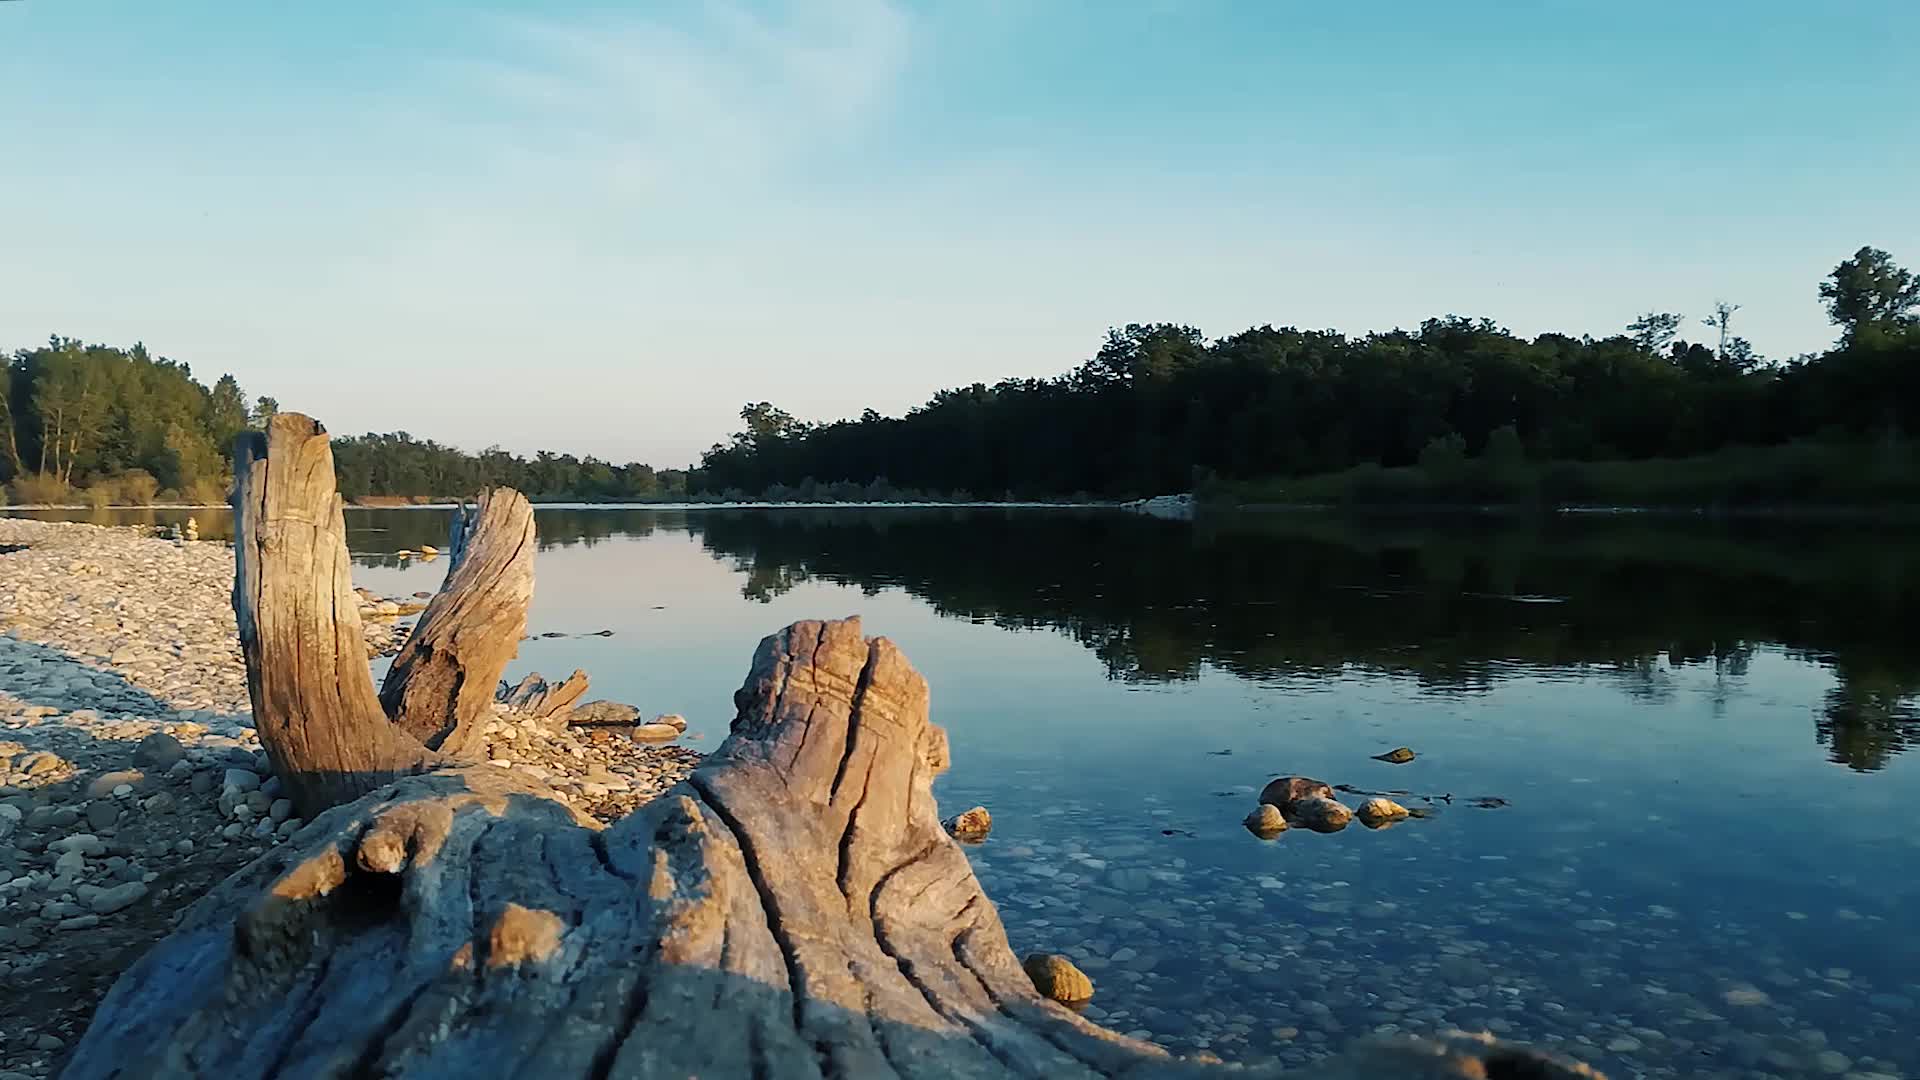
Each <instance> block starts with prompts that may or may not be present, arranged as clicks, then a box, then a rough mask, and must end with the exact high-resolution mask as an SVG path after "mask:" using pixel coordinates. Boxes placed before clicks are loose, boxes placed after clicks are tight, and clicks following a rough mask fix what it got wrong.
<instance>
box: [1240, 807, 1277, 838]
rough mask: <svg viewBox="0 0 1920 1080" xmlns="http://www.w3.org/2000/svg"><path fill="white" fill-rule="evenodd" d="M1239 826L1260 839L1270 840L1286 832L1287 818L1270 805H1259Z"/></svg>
mask: <svg viewBox="0 0 1920 1080" xmlns="http://www.w3.org/2000/svg"><path fill="white" fill-rule="evenodd" d="M1241 824H1242V825H1245V826H1246V827H1247V831H1248V832H1250V833H1252V834H1253V835H1255V836H1257V837H1259V838H1260V839H1262V840H1271V839H1273V838H1274V837H1276V836H1279V835H1280V834H1281V833H1283V832H1286V831H1287V816H1286V815H1285V814H1282V813H1281V812H1280V808H1279V807H1277V806H1275V805H1273V804H1272V803H1261V804H1260V806H1259V807H1258V808H1257V809H1255V810H1254V812H1253V813H1251V814H1248V815H1247V817H1246V820H1244V821H1242V822H1241Z"/></svg>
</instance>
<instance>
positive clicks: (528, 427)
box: [0, 0, 1920, 464]
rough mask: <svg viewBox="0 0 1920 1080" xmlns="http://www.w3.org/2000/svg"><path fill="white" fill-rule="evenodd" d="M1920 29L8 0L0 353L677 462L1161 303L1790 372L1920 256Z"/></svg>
mask: <svg viewBox="0 0 1920 1080" xmlns="http://www.w3.org/2000/svg"><path fill="white" fill-rule="evenodd" d="M1916 57H1920V4H1915V3H1913V2H1911V0H1832V2H1828V3H1806V2H1804V0H1794V2H1781V0H1750V2H1742V3H1734V2H1725V3H1719V2H1713V3H1709V2H1685V3H1673V2H1671V0H1669V2H1665V3H1642V2H1638V0H1608V2H1586V0H1579V2H1575V0H1531V2H1529V0H1505V2H1499V3H1495V2H1485V0H1455V2H1450V3H1432V2H1430V0H1420V2H1385V0H1382V2H1377V3H1371V4H1339V5H1336V4H1329V3H1324V2H1321V3H1296V2H1289V0H1268V2H1252V0H1247V2H1231V3H1230V2H1224V0H1217V2H1209V0H1189V2H1184V3H1173V2H1155V3H1148V2H1138V3H1126V2H1122V0H1107V2H1084V3H1081V2H1065V0H1061V2H1049V0H1023V2H1015V0H977V2H971V3H958V2H956V3H941V4H934V3H908V2H888V0H807V2H800V0H793V2H784V3H781V2H776V3H751V4H733V5H717V4H716V5H693V4H685V5H682V4H667V3H661V4H637V3H632V4H614V3H607V2H598V3H591V2H557V0H556V2H548V3H537V4H536V3H532V2H528V3H523V4H494V5H484V4H474V3H466V2H459V3H456V2H440V0H412V2H408V3H393V2H391V0H379V2H375V0H335V2H332V3H326V4H298V5H296V4H284V5H283V4H236V3H232V2H230V0H164V2H158V0H14V2H9V3H0V345H4V346H7V347H11V346H16V345H26V344H32V343H36V342H38V341H40V340H43V339H44V338H45V337H46V336H47V335H48V334H50V333H60V334H66V335H71V336H77V337H82V338H85V339H88V340H93V341H105V342H110V343H130V342H132V341H134V340H144V341H145V342H147V344H148V346H149V347H150V348H153V349H154V350H156V351H158V352H161V353H163V354H166V355H170V356H173V357H175V358H177V359H182V360H186V361H189V362H191V363H192V364H193V365H194V369H195V371H196V372H198V373H201V374H202V375H204V376H207V377H209V378H210V377H212V376H214V375H217V374H219V373H220V372H222V371H232V372H233V373H234V374H235V375H237V376H238V377H239V378H240V379H241V382H242V384H243V385H244V386H245V387H246V388H247V389H248V390H249V392H253V393H260V392H266V393H272V394H274V395H275V396H277V397H278V398H279V400H280V401H281V403H282V404H283V405H284V406H285V407H288V408H298V409H301V410H303V411H306V412H310V413H312V414H314V415H316V416H318V417H320V418H321V419H323V420H324V421H326V422H327V423H328V425H329V426H330V427H332V428H333V429H334V430H337V431H361V430H367V429H377V430H396V429H405V430H410V431H412V432H414V433H415V434H417V435H422V436H432V437H436V438H440V439H442V440H444V441H450V442H454V443H456V444H459V445H463V446H467V447H470V448H478V447H480V446H483V445H486V444H488V443H499V444H501V445H504V446H507V447H509V448H511V449H517V450H530V449H533V448H536V447H554V448H561V449H571V450H575V451H577V452H591V453H597V454H600V455H602V456H605V457H610V458H613V459H615V460H629V459H638V460H647V461H653V462H656V463H659V464H684V463H686V462H687V461H689V460H691V459H692V458H693V457H694V456H696V455H697V454H698V452H699V450H700V449H701V448H703V447H705V446H706V445H707V444H709V443H711V442H713V441H714V440H716V439H718V438H720V437H722V436H723V435H724V434H725V433H727V432H728V431H731V430H732V429H733V428H734V427H735V426H736V423H735V419H734V414H735V412H736V411H737V410H738V408H739V407H740V405H741V404H742V403H743V402H746V401H749V400H760V399H768V400H772V401H774V402H776V403H777V404H780V405H782V406H783V407H785V408H787V409H788V410H789V411H791V412H793V413H795V414H796V415H799V416H801V417H803V418H808V419H829V418H833V417H838V416H842V415H849V414H853V413H857V412H859V411H860V409H862V408H864V407H866V406H869V405H871V406H874V407H877V408H879V409H881V410H882V411H887V412H895V411H899V410H901V409H904V408H907V407H910V406H912V405H914V404H916V403H918V402H920V401H923V400H925V398H926V397H927V396H928V395H929V394H930V393H931V392H932V391H933V390H935V389H938V388H940V387H944V386H950V385H957V384H962V383H967V382H972V381H975V380H985V381H992V380H994V379H998V378H1001V377H1004V376H1009V375H1046V374H1054V373H1058V372H1060V371H1064V370H1066V369H1068V368H1070V367H1072V366H1073V365H1074V364H1076V363H1078V362H1080V361H1081V360H1082V359H1084V358H1085V357H1086V356H1088V355H1090V354H1091V353H1092V351H1093V350H1094V349H1095V348H1097V346H1098V344H1099V342H1100V339H1101V337H1102V335H1103V334H1104V332H1105V329H1106V328H1107V327H1108V326H1109V325H1113V324H1119V323H1125V322H1132V321H1156V320H1175V321H1181V322H1186V323H1191V324H1193V325H1196V326H1199V327H1201V328H1202V329H1204V330H1206V331H1207V332H1208V333H1210V334H1215V335H1219V334H1226V333H1231V332H1233V331H1235V330H1239V329H1242V328H1244V327H1246V326H1249V325H1255V324H1260V323H1268V322H1271V323H1274V324H1294V325H1300V326H1309V327H1334V328H1338V329H1342V330H1347V331H1350V332H1358V331H1366V330H1371V329H1385V328H1390V327H1393V326H1396V325H1409V326H1410V325H1413V324H1416V323H1418V322H1419V321H1420V320H1421V319H1422V318H1424V317H1427V316H1429V315H1434V314H1443V313H1458V314H1464V315H1473V316H1481V315H1485V316H1489V317H1492V318H1494V319H1496V320H1498V321H1500V322H1502V323H1504V324H1505V325H1508V326H1510V327H1512V328H1513V329H1515V330H1516V331H1518V332H1520V333H1523V334H1532V333H1537V332H1540V331H1543V330H1548V329H1554V330H1565V331H1569V332H1576V333H1578V332H1591V333H1595V334H1605V333H1609V332H1612V331H1614V330H1617V329H1618V328H1619V327H1621V326H1623V325H1624V324H1625V323H1626V322H1627V321H1628V320H1629V319H1631V318H1632V317H1633V315H1634V314H1635V313H1637V312H1640V311H1644V310H1649V309H1662V310H1677V311H1684V312H1687V313H1688V314H1689V315H1691V316H1694V317H1696V318H1697V317H1700V316H1704V315H1705V314H1706V313H1707V312H1708V310H1710V308H1711V305H1712V304H1713V302H1714V301H1715V300H1716V299H1722V298H1724V299H1726V300H1729V301H1732V302H1735V303H1739V304H1741V305H1743V307H1742V309H1741V311H1740V312H1739V313H1738V315H1737V316H1736V318H1735V329H1736V331H1737V332H1739V333H1742V334H1744V335H1745V336H1747V337H1749V338H1750V339H1752V340H1753V342H1754V343H1755V345H1756V346H1757V347H1758V348H1759V349H1760V350H1761V351H1762V352H1764V353H1766V354H1767V355H1769V356H1774V357H1788V356H1792V355H1794V354H1796V353H1799V352H1802V351H1807V350H1812V349H1817V348H1820V347H1823V346H1824V345H1825V344H1826V343H1828V342H1829V341H1830V340H1831V339H1832V337H1833V334H1832V332H1831V330H1830V328H1829V327H1828V326H1827V324H1826V320H1825V316H1824V313H1823V312H1822V310H1821V309H1820V306H1819V303H1818V299H1817V296H1816V294H1815V287H1816V284H1817V282H1818V281H1819V279H1820V278H1821V277H1822V276H1823V275H1824V274H1825V273H1826V272H1827V271H1828V270H1829V269H1831V267H1832V266H1833V265H1834V264H1835V263H1836V262H1838V261H1839V260H1840V259H1842V258H1844V257H1846V256H1847V255H1849V254H1850V253H1851V252H1852V251H1853V250H1854V249H1855V248H1857V247H1859V246H1860V245H1862V244H1866V243H1872V244H1875V245H1877V246H1880V247H1884V248H1887V249H1889V250H1891V251H1892V252H1893V253H1894V255H1895V257H1896V258H1897V259H1899V260H1900V261H1901V262H1903V263H1905V264H1906V265H1909V266H1913V265H1920V120H1917V119H1916V116H1917V115H1920V109H1917V108H1916V102H1920V62H1916V59H1915V58H1916ZM1698 333H1700V334H1701V335H1703V336H1704V333H1705V332H1704V330H1701V331H1698Z"/></svg>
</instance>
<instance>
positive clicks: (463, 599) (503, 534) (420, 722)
mask: <svg viewBox="0 0 1920 1080" xmlns="http://www.w3.org/2000/svg"><path fill="white" fill-rule="evenodd" d="M533 537H534V534H533V507H532V506H529V505H528V504H527V500H526V498H525V497H524V496H522V495H521V494H520V493H519V492H517V491H513V490H511V489H509V488H498V489H495V490H493V491H490V492H487V493H485V494H482V495H481V496H480V505H479V506H478V508H477V509H476V510H475V512H474V517H473V520H472V521H471V522H468V521H467V520H466V518H465V515H464V513H463V514H461V515H460V516H458V517H456V518H455V525H454V529H453V532H452V536H451V538H450V539H449V540H448V547H449V549H450V550H451V551H452V557H451V565H450V566H449V567H448V568H447V578H446V581H445V582H444V583H443V584H442V585H441V586H440V591H439V592H438V593H436V594H435V595H434V598H433V599H432V600H431V601H429V602H428V604H427V610H426V611H424V612H422V613H421V615H420V621H419V622H418V623H417V624H415V626H414V629H413V633H412V635H411V636H409V637H408V638H407V643H406V644H405V645H404V646H402V647H401V649H400V655H399V656H396V657H394V660H393V667H391V668H390V669H388V671H387V680H386V683H385V684H384V685H383V686H382V688H381V691H380V704H381V705H383V706H384V707H385V709H386V713H387V715H388V716H391V717H393V719H394V723H396V724H398V725H400V727H401V728H402V729H403V730H404V731H406V733H407V734H409V735H411V736H413V737H414V738H415V739H416V740H418V741H419V742H421V743H422V744H424V745H426V746H427V747H429V748H431V749H434V750H439V751H441V752H442V753H445V754H448V755H452V756H455V757H460V756H464V755H465V753H466V751H467V750H468V748H469V744H470V743H471V741H472V738H473V736H474V733H475V731H476V728H477V723H476V721H479V720H481V719H482V718H483V717H485V716H487V715H488V713H489V709H490V707H491V706H492V705H493V695H494V690H495V688H496V686H497V685H498V683H499V681H500V673H501V672H502V671H505V670H506V667H507V661H509V660H511V659H513V655H514V653H515V652H517V651H518V650H519V648H520V637H521V635H522V634H525V633H526V632H527V605H528V603H529V602H531V601H532V599H533V553H534V542H533ZM582 689H584V687H583V688H582Z"/></svg>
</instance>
